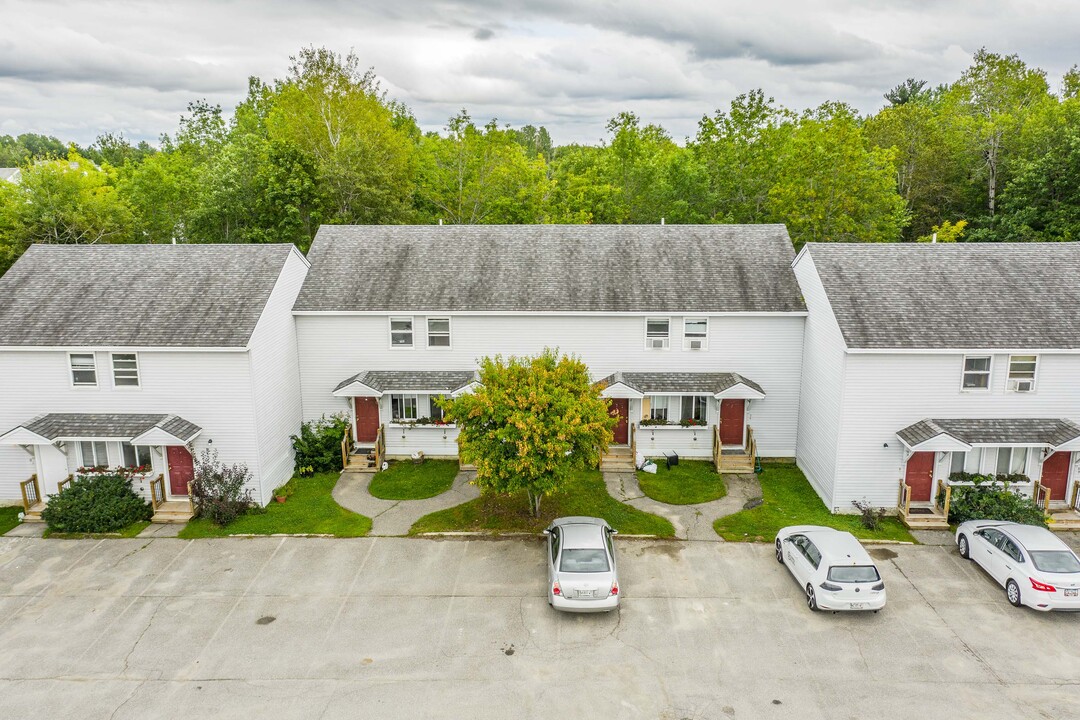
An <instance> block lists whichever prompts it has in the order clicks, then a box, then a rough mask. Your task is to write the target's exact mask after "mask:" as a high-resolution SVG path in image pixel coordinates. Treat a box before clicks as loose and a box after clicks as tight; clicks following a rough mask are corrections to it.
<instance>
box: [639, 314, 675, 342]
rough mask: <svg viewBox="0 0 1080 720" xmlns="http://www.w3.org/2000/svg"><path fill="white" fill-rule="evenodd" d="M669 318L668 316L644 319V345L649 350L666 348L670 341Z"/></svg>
mask: <svg viewBox="0 0 1080 720" xmlns="http://www.w3.org/2000/svg"><path fill="white" fill-rule="evenodd" d="M670 338H671V320H669V319H668V318H646V319H645V347H646V348H648V349H649V350H666V349H667V348H668V346H669V343H670V342H671V340H670Z"/></svg>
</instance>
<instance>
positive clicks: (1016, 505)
mask: <svg viewBox="0 0 1080 720" xmlns="http://www.w3.org/2000/svg"><path fill="white" fill-rule="evenodd" d="M949 480H951V481H953V482H970V483H972V484H971V485H953V487H952V496H951V500H950V502H949V522H950V523H954V524H959V523H962V522H967V521H968V520H1006V521H1010V522H1018V523H1023V524H1024V525H1040V526H1042V527H1046V515H1045V514H1044V513H1043V509H1042V508H1041V507H1039V506H1038V505H1037V504H1035V502H1034V501H1033V500H1032V499H1031V498H1028V497H1024V496H1023V495H1018V494H1017V493H1014V492H1013V491H1012V490H1010V489H1009V488H1010V486H1012V485H1014V484H1017V483H1027V482H1030V480H1029V479H1028V477H1027V476H1026V475H1022V474H1020V473H1012V474H1009V475H977V474H975V473H963V472H956V473H953V474H952V475H950V476H949ZM998 483H1000V484H998ZM939 500H940V498H939Z"/></svg>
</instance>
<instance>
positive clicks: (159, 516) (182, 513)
mask: <svg viewBox="0 0 1080 720" xmlns="http://www.w3.org/2000/svg"><path fill="white" fill-rule="evenodd" d="M191 518H192V512H191V503H189V502H188V501H187V500H167V501H165V502H163V503H161V504H160V505H158V506H157V507H156V508H154V517H153V518H152V519H151V522H154V523H186V522H188V521H189V520H191Z"/></svg>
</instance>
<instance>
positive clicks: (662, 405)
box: [649, 395, 671, 420]
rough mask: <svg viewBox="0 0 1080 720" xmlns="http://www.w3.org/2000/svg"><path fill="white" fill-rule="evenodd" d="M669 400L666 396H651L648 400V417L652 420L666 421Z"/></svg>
mask: <svg viewBox="0 0 1080 720" xmlns="http://www.w3.org/2000/svg"><path fill="white" fill-rule="evenodd" d="M670 400H671V398H669V397H668V396H667V395H653V396H652V397H650V398H649V417H650V418H652V419H653V420H667V419H668V404H669V401H670Z"/></svg>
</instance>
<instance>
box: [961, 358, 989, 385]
mask: <svg viewBox="0 0 1080 720" xmlns="http://www.w3.org/2000/svg"><path fill="white" fill-rule="evenodd" d="M990 363H991V358H990V356H989V355H977V356H973V355H968V356H966V357H964V380H963V384H962V385H961V388H962V389H963V390H989V389H990Z"/></svg>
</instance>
